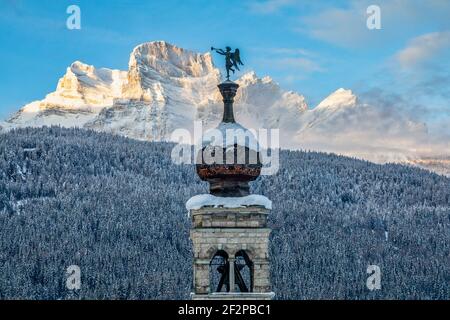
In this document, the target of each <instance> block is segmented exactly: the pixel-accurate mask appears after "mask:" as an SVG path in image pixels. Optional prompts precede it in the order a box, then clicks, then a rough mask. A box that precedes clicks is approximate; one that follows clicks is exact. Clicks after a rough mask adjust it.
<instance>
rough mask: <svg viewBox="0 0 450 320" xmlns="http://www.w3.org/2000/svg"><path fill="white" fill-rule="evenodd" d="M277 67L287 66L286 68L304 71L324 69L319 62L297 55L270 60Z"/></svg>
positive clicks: (321, 70)
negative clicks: (296, 56)
mask: <svg viewBox="0 0 450 320" xmlns="http://www.w3.org/2000/svg"><path fill="white" fill-rule="evenodd" d="M272 63H273V64H275V65H276V66H278V67H279V68H287V69H292V68H295V69H300V70H302V71H306V72H323V71H325V70H324V69H323V68H322V67H321V66H320V65H319V64H317V63H316V62H314V61H313V60H310V59H307V58H303V57H298V58H281V59H278V60H276V61H273V62H272Z"/></svg>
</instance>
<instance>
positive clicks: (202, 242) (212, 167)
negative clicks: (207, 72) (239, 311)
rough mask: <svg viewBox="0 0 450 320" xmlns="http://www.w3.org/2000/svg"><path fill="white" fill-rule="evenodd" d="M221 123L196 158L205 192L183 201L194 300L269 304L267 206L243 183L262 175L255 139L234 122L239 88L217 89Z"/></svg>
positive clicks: (225, 84) (226, 84) (227, 84)
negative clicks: (221, 104)
mask: <svg viewBox="0 0 450 320" xmlns="http://www.w3.org/2000/svg"><path fill="white" fill-rule="evenodd" d="M218 87H219V90H220V92H221V94H222V97H223V102H224V115H223V120H222V122H221V123H220V124H219V126H218V127H217V128H216V129H212V130H210V132H206V133H205V135H204V136H203V140H202V148H201V152H199V154H198V155H197V162H196V163H197V165H196V169H197V174H198V175H199V177H200V178H201V179H202V180H204V181H207V182H209V185H210V193H209V194H203V195H196V196H194V197H192V198H191V199H189V200H188V202H187V203H186V208H187V209H188V211H189V216H190V219H191V222H192V225H191V232H190V238H191V240H192V244H193V252H194V266H193V270H194V274H193V276H194V277H193V279H194V281H193V282H194V283H193V292H192V293H191V297H192V299H194V300H234V299H239V300H246V299H248V300H269V299H272V298H273V297H274V293H273V292H272V291H271V286H270V268H269V235H270V231H271V230H270V228H269V227H268V225H267V218H268V215H269V213H270V210H271V209H272V202H271V201H270V200H269V199H267V198H266V197H264V196H262V195H255V194H250V188H249V185H248V183H249V182H250V181H252V180H255V179H256V178H257V177H258V176H259V175H260V173H261V168H262V164H261V161H260V160H261V159H260V153H259V145H258V143H257V140H256V138H255V136H254V135H253V134H252V133H251V132H250V131H249V130H247V129H245V128H244V127H242V126H241V125H240V124H238V123H236V122H235V120H234V114H233V102H234V97H235V95H236V93H237V90H238V88H239V85H238V84H237V83H234V82H232V81H229V80H227V81H225V82H223V83H221V84H219V85H218Z"/></svg>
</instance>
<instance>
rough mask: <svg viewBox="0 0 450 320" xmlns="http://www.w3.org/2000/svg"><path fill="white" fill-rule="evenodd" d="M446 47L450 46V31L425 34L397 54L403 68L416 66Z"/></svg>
mask: <svg viewBox="0 0 450 320" xmlns="http://www.w3.org/2000/svg"><path fill="white" fill-rule="evenodd" d="M446 47H450V31H444V32H433V33H428V34H424V35H421V36H419V37H416V38H414V39H412V40H411V41H410V42H409V44H408V46H407V47H406V48H404V49H403V50H401V51H400V52H398V53H397V54H396V60H397V61H398V62H399V63H400V66H401V67H403V68H406V69H409V68H414V67H416V66H417V65H418V64H421V63H422V62H425V61H427V60H428V59H431V58H433V57H434V56H435V55H436V54H437V53H439V52H440V51H441V50H442V49H444V48H446Z"/></svg>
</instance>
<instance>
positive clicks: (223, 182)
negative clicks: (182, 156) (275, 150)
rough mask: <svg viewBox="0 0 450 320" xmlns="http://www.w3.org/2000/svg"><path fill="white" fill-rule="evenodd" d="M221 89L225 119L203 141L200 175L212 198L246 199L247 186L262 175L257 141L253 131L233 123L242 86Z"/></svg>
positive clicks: (223, 85) (231, 84)
mask: <svg viewBox="0 0 450 320" xmlns="http://www.w3.org/2000/svg"><path fill="white" fill-rule="evenodd" d="M218 87H219V90H220V93H221V94H222V97H223V103H224V112H223V119H222V121H221V122H220V124H219V125H218V126H217V127H216V128H215V129H211V130H208V131H207V132H205V134H204V135H203V137H202V149H201V151H200V152H199V153H198V154H197V162H196V163H197V174H198V175H199V177H200V178H201V179H202V180H204V181H208V182H209V185H210V193H211V194H212V195H215V196H221V197H242V196H247V195H249V193H250V188H249V185H248V183H249V182H250V181H253V180H255V179H256V178H257V177H258V176H259V175H260V173H261V168H262V163H261V158H260V156H261V155H260V153H259V145H258V141H257V140H256V137H255V136H254V134H253V133H252V132H251V131H250V130H248V129H246V128H244V127H243V126H241V125H240V124H239V123H236V122H235V120H234V113H233V103H234V97H235V96H236V93H237V90H238V88H239V85H238V84H237V83H235V82H233V81H229V80H227V81H225V82H223V83H221V84H219V85H218Z"/></svg>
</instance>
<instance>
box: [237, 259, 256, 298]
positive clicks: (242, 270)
mask: <svg viewBox="0 0 450 320" xmlns="http://www.w3.org/2000/svg"><path fill="white" fill-rule="evenodd" d="M234 283H235V290H236V291H239V292H253V262H252V261H251V260H250V258H249V256H248V254H247V253H246V252H245V251H244V250H240V251H238V252H237V253H236V255H235V260H234Z"/></svg>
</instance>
